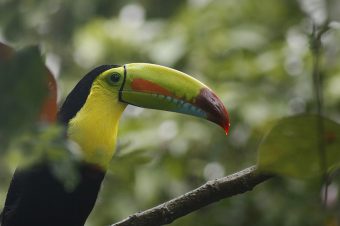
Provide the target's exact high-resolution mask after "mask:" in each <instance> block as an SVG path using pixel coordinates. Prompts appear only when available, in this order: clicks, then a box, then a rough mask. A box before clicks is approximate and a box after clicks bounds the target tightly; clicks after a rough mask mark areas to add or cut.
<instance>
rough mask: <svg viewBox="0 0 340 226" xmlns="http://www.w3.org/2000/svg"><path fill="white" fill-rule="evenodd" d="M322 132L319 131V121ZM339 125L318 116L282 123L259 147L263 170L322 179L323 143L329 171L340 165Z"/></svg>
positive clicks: (300, 116)
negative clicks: (321, 155)
mask: <svg viewBox="0 0 340 226" xmlns="http://www.w3.org/2000/svg"><path fill="white" fill-rule="evenodd" d="M319 119H321V120H322V123H323V128H324V129H323V131H320V130H319V129H318V128H319V126H318V120H319ZM339 137H340V125H339V124H337V123H336V122H334V121H332V120H330V119H327V118H319V117H318V116H315V115H299V116H292V117H288V118H284V119H282V120H280V121H279V122H278V123H277V124H276V125H275V126H274V127H273V128H272V129H271V131H270V132H269V133H268V134H267V136H266V137H265V138H264V140H263V142H262V143H261V145H260V147H259V156H258V166H259V169H260V170H263V171H266V172H271V173H275V174H280V175H286V176H293V177H297V178H311V177H315V176H320V175H321V173H322V172H323V171H322V169H321V167H320V166H321V164H320V161H322V160H321V159H320V151H319V147H320V141H321V138H322V139H323V142H322V143H323V145H322V146H323V150H324V154H325V156H326V164H327V167H326V168H327V171H332V170H333V169H334V168H336V167H338V166H339V163H340V139H339Z"/></svg>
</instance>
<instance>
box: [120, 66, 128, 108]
mask: <svg viewBox="0 0 340 226" xmlns="http://www.w3.org/2000/svg"><path fill="white" fill-rule="evenodd" d="M123 67H124V78H123V83H122V85H121V87H120V89H119V93H118V99H119V101H120V102H124V103H127V102H125V101H124V100H123V88H124V85H125V81H126V74H127V71H126V65H125V64H124V65H123Z"/></svg>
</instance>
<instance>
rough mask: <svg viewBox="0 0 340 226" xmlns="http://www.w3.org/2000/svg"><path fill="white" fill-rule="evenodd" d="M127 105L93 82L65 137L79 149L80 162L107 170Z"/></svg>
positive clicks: (115, 94)
mask: <svg viewBox="0 0 340 226" xmlns="http://www.w3.org/2000/svg"><path fill="white" fill-rule="evenodd" d="M125 107H126V104H124V103H121V102H119V101H118V92H117V91H114V90H111V89H109V88H108V87H106V86H105V85H103V84H102V83H100V82H98V81H95V82H94V83H93V85H92V88H91V91H90V94H89V96H88V97H87V100H86V102H85V104H84V106H83V107H82V108H81V109H80V111H79V112H78V113H77V114H76V116H75V117H74V118H72V119H71V120H70V122H69V126H68V137H69V138H70V139H71V140H73V141H75V142H76V143H77V144H78V145H79V146H80V147H81V149H82V153H83V160H84V161H85V162H87V163H90V164H95V165H97V166H100V167H102V168H104V169H106V168H107V167H108V165H109V163H110V161H111V159H112V156H113V154H114V152H115V146H116V140H117V131H118V124H119V119H120V117H121V115H122V113H123V111H124V109H125Z"/></svg>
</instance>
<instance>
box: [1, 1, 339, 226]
mask: <svg viewBox="0 0 340 226" xmlns="http://www.w3.org/2000/svg"><path fill="white" fill-rule="evenodd" d="M339 15H340V2H339V1H337V0H333V1H322V0H300V1H297V0H296V1H295V0H288V1H286V0H257V1H251V0H228V1H225V0H185V1H184V0H172V1H161V0H141V1H132V0H128V1H127V0H124V1H123V0H116V1H110V0H97V1H91V0H73V1H66V0H44V1H39V0H27V1H20V0H0V41H2V42H5V43H7V44H9V45H11V46H13V47H15V48H21V47H24V46H27V45H39V47H40V49H41V52H42V54H43V58H44V59H45V60H46V64H47V65H48V67H49V68H50V70H51V71H52V73H53V74H54V75H55V76H56V77H57V81H58V91H59V96H58V100H59V102H60V103H61V102H62V101H63V100H64V98H65V96H66V95H67V93H68V92H69V91H70V90H71V89H72V88H73V87H74V85H75V84H76V83H77V81H78V80H79V79H80V78H82V76H84V75H85V74H86V73H87V72H88V71H89V70H91V69H92V68H94V67H96V66H98V65H102V64H124V63H130V62H149V63H155V64H161V65H165V66H168V67H172V68H175V69H178V70H181V71H183V72H186V73H188V74H190V75H193V76H194V77H195V78H197V79H199V80H201V81H203V82H204V83H206V84H208V85H209V86H210V87H211V88H212V89H213V90H215V91H216V93H217V94H218V95H219V96H220V97H221V99H222V101H223V102H224V104H225V105H226V107H227V109H228V111H229V115H230V120H231V128H230V133H229V134H228V136H226V135H225V133H224V131H222V130H221V129H220V128H218V127H217V126H215V125H213V124H211V123H209V122H203V121H201V120H199V119H196V118H192V117H188V116H183V115H179V114H174V113H166V112H160V111H155V110H144V109H141V108H136V107H128V108H127V110H126V111H125V113H124V116H123V118H122V121H121V123H120V129H119V143H118V147H117V148H118V153H117V154H116V156H115V158H114V159H113V160H112V164H111V166H110V170H109V172H108V173H107V176H106V178H105V181H104V183H103V186H102V191H101V193H100V197H99V199H98V200H97V204H96V207H95V209H94V211H93V212H92V214H91V216H90V219H89V220H88V222H87V224H86V225H87V226H99V225H109V224H110V223H114V222H116V221H119V220H121V219H123V218H125V217H127V216H128V215H130V214H132V213H134V212H136V211H140V210H144V209H147V208H150V207H153V206H155V205H157V204H159V203H161V202H164V201H167V200H169V199H171V198H174V197H176V196H179V195H181V194H183V193H185V192H187V191H189V190H192V189H194V188H195V187H197V186H199V185H201V184H203V183H205V182H206V181H207V180H211V179H214V178H219V177H222V176H225V175H228V174H231V173H233V172H236V171H239V170H241V169H243V168H245V167H248V166H251V165H254V164H256V161H257V148H258V145H259V143H260V142H261V139H262V137H263V136H264V135H265V134H266V132H267V131H268V128H270V125H272V123H273V122H275V121H276V120H278V119H280V118H282V117H285V116H289V115H294V114H298V113H304V112H314V111H315V101H314V93H313V90H312V75H311V72H312V57H311V52H310V45H309V43H310V34H311V31H312V21H314V22H315V23H316V24H318V25H321V24H323V23H324V22H325V21H326V20H329V21H331V29H330V30H329V31H328V32H327V33H326V34H325V35H324V36H323V39H322V42H323V44H324V46H323V52H322V59H321V64H322V77H323V91H324V112H325V114H326V115H328V116H329V117H331V118H332V119H333V120H335V121H337V122H339V121H340V111H339V110H340V64H339V60H340V45H339V43H340V30H339V28H340V23H338V22H337V21H340V16H339ZM0 76H1V75H0ZM3 85H4V84H3ZM3 95H4V96H5V97H6V98H16V97H15V96H6V93H5V94H3ZM4 110H5V109H1V110H0V111H4ZM7 110H9V111H11V110H10V109H7ZM12 139H15V137H14V138H12ZM6 155H8V153H7V154H6V153H5V154H3V155H2V158H1V160H0V163H1V166H0V209H2V206H3V203H4V200H5V195H6V192H7V188H8V185H9V182H10V178H11V175H12V173H13V171H14V167H13V164H11V162H10V161H8V159H9V158H6ZM339 181H340V180H338V181H337V179H336V178H335V179H334V180H333V182H332V184H331V187H330V189H329V200H328V201H327V211H326V213H325V211H324V210H323V209H322V206H321V204H320V196H321V195H320V187H319V182H316V181H307V182H306V181H299V180H294V179H288V178H276V179H272V180H271V181H268V182H266V183H264V184H261V185H259V186H258V187H256V189H255V190H254V191H252V192H249V193H246V194H243V195H239V196H235V197H232V198H230V199H226V200H223V201H220V202H218V203H215V204H213V205H210V206H208V207H205V208H203V209H201V210H199V211H196V212H194V213H192V214H190V215H188V216H185V217H183V218H181V219H179V220H177V221H175V222H174V223H172V224H171V225H173V226H176V225H177V226H179V225H182V226H193V225H195V226H200V225H202V226H206V225H209V226H222V225H233V226H241V225H262V226H263V225H285V226H295V225H296V226H297V225H332V226H333V225H339V222H340V221H339V217H340V216H339V207H340V206H339V197H338V184H339V183H338V182H339ZM325 222H326V223H325Z"/></svg>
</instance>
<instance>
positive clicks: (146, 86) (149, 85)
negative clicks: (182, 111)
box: [131, 78, 173, 96]
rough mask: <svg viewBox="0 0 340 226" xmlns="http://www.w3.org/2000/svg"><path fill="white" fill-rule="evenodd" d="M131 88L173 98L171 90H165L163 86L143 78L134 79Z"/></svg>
mask: <svg viewBox="0 0 340 226" xmlns="http://www.w3.org/2000/svg"><path fill="white" fill-rule="evenodd" d="M131 88H132V89H133V90H134V91H141V92H149V93H157V94H162V95H164V96H173V94H172V93H171V92H170V91H169V90H167V89H165V88H163V87H162V86H160V85H158V84H156V83H153V82H150V81H148V80H145V79H141V78H136V79H134V80H133V81H132V83H131Z"/></svg>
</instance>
